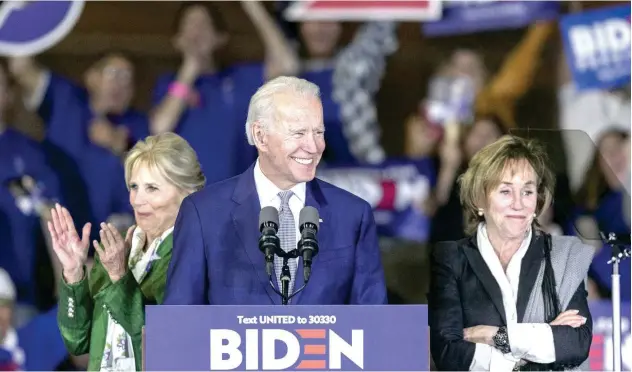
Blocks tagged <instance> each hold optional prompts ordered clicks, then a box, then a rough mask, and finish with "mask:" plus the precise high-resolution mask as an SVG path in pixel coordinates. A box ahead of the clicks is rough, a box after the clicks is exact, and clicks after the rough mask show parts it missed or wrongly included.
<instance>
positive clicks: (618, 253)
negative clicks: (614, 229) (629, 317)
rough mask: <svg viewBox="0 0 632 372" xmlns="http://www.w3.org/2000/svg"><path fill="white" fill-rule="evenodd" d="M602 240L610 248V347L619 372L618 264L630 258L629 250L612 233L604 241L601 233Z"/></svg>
mask: <svg viewBox="0 0 632 372" xmlns="http://www.w3.org/2000/svg"><path fill="white" fill-rule="evenodd" d="M601 237H602V239H604V240H606V242H607V244H609V245H610V247H611V248H612V255H611V257H610V259H609V260H608V264H611V265H612V344H613V345H612V346H613V354H614V364H613V366H614V369H613V371H615V372H621V287H620V280H621V277H620V275H619V263H621V261H623V260H625V259H626V258H629V257H630V249H629V248H625V247H622V245H621V243H619V242H617V236H616V234H614V233H610V234H608V238H607V239H605V236H604V235H603V233H601Z"/></svg>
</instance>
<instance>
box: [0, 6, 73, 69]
mask: <svg viewBox="0 0 632 372" xmlns="http://www.w3.org/2000/svg"><path fill="white" fill-rule="evenodd" d="M83 7H84V0H72V1H23V0H18V1H3V2H1V3H0V55H5V56H14V57H17V56H28V55H34V54H38V53H41V52H43V51H45V50H46V49H48V48H50V47H52V46H54V45H55V44H57V43H58V42H59V41H60V40H61V39H63V38H64V37H65V36H66V35H67V34H68V33H69V32H70V30H72V28H73V27H74V26H75V24H76V23H77V20H78V19H79V16H80V15H81V12H82V10H83Z"/></svg>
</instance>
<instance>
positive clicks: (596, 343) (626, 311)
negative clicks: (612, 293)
mask: <svg viewBox="0 0 632 372" xmlns="http://www.w3.org/2000/svg"><path fill="white" fill-rule="evenodd" d="M589 307H590V315H592V320H593V340H592V344H591V345H590V354H589V356H588V360H589V362H590V370H591V371H612V370H613V368H614V365H613V361H614V357H613V355H614V354H613V352H614V348H613V343H612V303H611V302H610V301H605V300H603V301H591V302H589ZM631 369H632V335H631V334H630V303H629V302H623V303H621V370H622V371H630V370H631Z"/></svg>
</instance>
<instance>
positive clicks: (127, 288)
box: [57, 234, 173, 371]
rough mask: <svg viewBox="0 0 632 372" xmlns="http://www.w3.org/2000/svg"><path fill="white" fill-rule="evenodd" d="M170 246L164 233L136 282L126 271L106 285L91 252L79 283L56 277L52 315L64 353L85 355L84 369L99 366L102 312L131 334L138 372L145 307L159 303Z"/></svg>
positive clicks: (104, 317)
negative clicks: (88, 267) (154, 257)
mask: <svg viewBox="0 0 632 372" xmlns="http://www.w3.org/2000/svg"><path fill="white" fill-rule="evenodd" d="M172 247H173V234H170V235H168V236H167V237H166V238H165V239H164V240H163V241H162V243H161V244H160V246H158V249H157V254H158V256H159V257H160V258H159V259H157V260H156V261H154V262H153V264H152V267H151V270H150V271H149V272H148V273H147V274H146V275H145V278H144V279H143V281H142V283H140V284H139V283H137V282H136V279H135V278H134V275H133V274H132V271H131V270H127V273H126V274H125V275H124V276H123V277H122V278H121V279H120V280H118V281H117V282H116V283H112V281H111V280H110V277H109V276H108V274H107V272H106V270H105V268H104V267H103V265H102V264H101V262H100V261H99V259H98V257H97V256H96V255H95V262H94V267H93V268H92V271H91V273H90V276H89V279H88V280H86V279H85V276H84V279H82V280H81V281H80V282H77V283H73V284H68V283H66V282H65V281H64V279H63V278H62V280H61V285H60V289H59V311H58V313H57V322H58V324H59V330H60V331H61V335H62V338H63V339H64V343H65V344H66V348H68V352H69V353H70V354H73V355H82V354H85V353H88V352H89V353H90V361H89V363H88V370H89V371H98V370H99V369H100V368H101V359H102V358H103V350H104V348H105V336H106V335H107V325H108V310H109V312H110V315H111V316H112V319H114V320H115V321H116V322H117V323H119V324H120V325H121V326H122V327H123V329H125V331H126V332H127V333H128V334H129V335H130V336H131V338H132V347H133V349H134V356H135V363H136V370H137V371H140V370H141V365H142V357H143V356H142V337H141V334H142V329H143V326H144V325H145V305H156V304H161V303H162V301H163V298H164V292H165V284H166V280H167V269H168V267H169V261H170V260H171V250H172Z"/></svg>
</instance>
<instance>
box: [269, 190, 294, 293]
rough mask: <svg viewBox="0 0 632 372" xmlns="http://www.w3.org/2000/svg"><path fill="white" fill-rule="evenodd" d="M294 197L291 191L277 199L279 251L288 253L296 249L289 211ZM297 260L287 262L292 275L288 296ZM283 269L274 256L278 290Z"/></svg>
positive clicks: (292, 283) (292, 222)
mask: <svg viewBox="0 0 632 372" xmlns="http://www.w3.org/2000/svg"><path fill="white" fill-rule="evenodd" d="M292 195H294V193H293V192H292V191H281V192H280V193H279V198H281V208H280V210H279V225H280V226H279V233H278V235H279V239H280V240H281V249H283V250H284V251H285V252H289V251H291V250H293V249H295V248H296V226H295V222H294V215H293V214H292V210H291V209H290V204H289V201H290V198H291V197H292ZM297 260H298V258H292V259H290V260H288V264H287V265H288V268H289V269H290V274H291V275H292V280H291V281H290V285H289V289H288V295H291V294H292V290H293V289H294V276H295V275H296V267H297ZM282 268H283V258H281V257H279V256H274V270H275V273H276V277H277V281H278V284H279V289H281V270H282Z"/></svg>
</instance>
